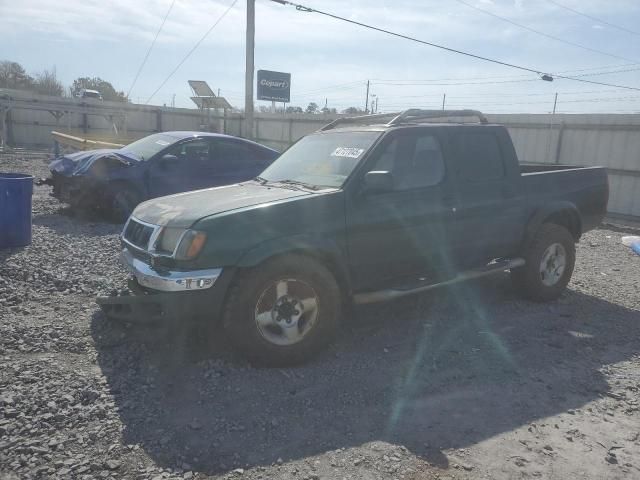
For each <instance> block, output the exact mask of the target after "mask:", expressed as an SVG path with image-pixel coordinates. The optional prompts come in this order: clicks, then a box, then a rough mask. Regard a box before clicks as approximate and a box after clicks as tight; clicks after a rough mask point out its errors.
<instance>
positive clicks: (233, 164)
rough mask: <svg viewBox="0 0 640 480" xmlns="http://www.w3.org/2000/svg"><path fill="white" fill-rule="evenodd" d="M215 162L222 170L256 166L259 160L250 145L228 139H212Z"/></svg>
mask: <svg viewBox="0 0 640 480" xmlns="http://www.w3.org/2000/svg"><path fill="white" fill-rule="evenodd" d="M213 149H214V152H215V153H214V158H215V160H214V161H215V163H216V164H217V165H218V166H219V167H220V168H221V169H222V170H224V171H228V170H244V169H248V168H256V167H257V166H258V165H259V164H261V163H262V162H260V160H259V159H258V155H257V154H256V152H254V151H253V149H252V148H251V146H250V145H245V144H243V143H242V142H234V141H229V140H214V143H213Z"/></svg>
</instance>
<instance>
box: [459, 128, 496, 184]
mask: <svg viewBox="0 0 640 480" xmlns="http://www.w3.org/2000/svg"><path fill="white" fill-rule="evenodd" d="M454 144H455V145H456V151H457V157H458V158H457V164H458V172H459V175H460V178H461V179H462V180H463V181H466V182H473V183H478V182H488V181H492V180H499V179H501V178H503V177H504V162H503V160H502V152H501V151H500V144H499V143H498V139H497V138H496V136H495V135H494V134H493V133H477V132H473V133H472V132H469V133H461V134H458V135H455V136H454Z"/></svg>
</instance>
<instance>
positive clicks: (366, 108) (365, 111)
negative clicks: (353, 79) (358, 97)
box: [364, 80, 369, 113]
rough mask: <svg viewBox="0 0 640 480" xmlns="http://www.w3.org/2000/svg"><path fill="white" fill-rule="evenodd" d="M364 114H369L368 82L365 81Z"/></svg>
mask: <svg viewBox="0 0 640 480" xmlns="http://www.w3.org/2000/svg"><path fill="white" fill-rule="evenodd" d="M364 113H369V80H367V96H366V98H365V101H364Z"/></svg>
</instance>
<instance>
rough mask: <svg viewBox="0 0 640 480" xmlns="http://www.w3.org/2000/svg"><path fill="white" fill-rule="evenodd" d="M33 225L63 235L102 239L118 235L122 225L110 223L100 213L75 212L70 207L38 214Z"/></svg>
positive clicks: (33, 220)
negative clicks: (106, 236)
mask: <svg viewBox="0 0 640 480" xmlns="http://www.w3.org/2000/svg"><path fill="white" fill-rule="evenodd" d="M32 223H33V225H37V226H40V227H46V228H49V229H51V230H54V231H55V232H56V233H59V234H63V235H72V236H77V237H87V236H89V237H102V236H105V235H113V234H119V233H120V232H121V231H122V227H123V224H119V223H113V222H110V221H109V220H108V219H107V218H106V217H105V216H104V215H103V214H101V213H99V212H98V213H91V212H75V211H74V210H72V209H71V207H60V208H59V209H58V211H57V212H54V213H38V214H35V215H34V216H33V219H32Z"/></svg>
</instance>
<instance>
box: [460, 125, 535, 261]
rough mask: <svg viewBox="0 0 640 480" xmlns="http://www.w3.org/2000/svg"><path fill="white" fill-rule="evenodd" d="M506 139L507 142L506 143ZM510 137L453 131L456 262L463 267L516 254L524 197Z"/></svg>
mask: <svg viewBox="0 0 640 480" xmlns="http://www.w3.org/2000/svg"><path fill="white" fill-rule="evenodd" d="M505 140H506V141H505ZM509 146H510V141H509V138H508V133H507V132H506V131H505V130H503V129H501V128H497V127H474V126H469V127H465V126H461V127H453V129H452V132H451V134H450V136H449V147H450V151H451V155H452V164H453V166H454V170H455V177H456V182H455V184H456V196H457V200H458V202H457V206H456V208H457V214H456V228H455V231H456V235H455V243H456V245H455V249H456V252H457V253H456V257H457V258H458V259H459V262H460V263H459V266H460V268H469V267H473V266H477V265H481V264H484V263H486V262H488V261H490V260H492V259H494V258H499V257H507V256H511V255H514V254H515V253H516V252H515V250H516V249H517V246H518V245H519V242H520V240H521V238H522V234H523V228H524V224H525V216H526V210H525V208H526V195H525V193H524V192H523V191H522V189H521V188H519V186H520V171H519V164H518V162H517V159H516V157H515V152H514V151H513V149H512V148H507V147H509Z"/></svg>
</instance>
